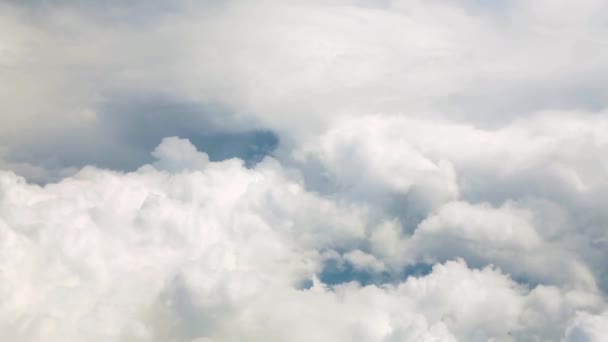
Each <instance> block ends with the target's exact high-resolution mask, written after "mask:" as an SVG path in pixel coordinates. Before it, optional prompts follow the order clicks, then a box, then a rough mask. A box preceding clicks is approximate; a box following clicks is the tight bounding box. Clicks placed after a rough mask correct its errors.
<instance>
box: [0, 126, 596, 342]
mask: <svg viewBox="0 0 608 342" xmlns="http://www.w3.org/2000/svg"><path fill="white" fill-rule="evenodd" d="M153 155H154V156H155V157H156V158H158V160H157V162H155V163H154V164H153V165H146V166H143V167H141V168H140V169H139V170H137V171H136V172H132V173H117V172H114V171H109V170H102V169H96V168H93V167H87V168H85V169H83V170H81V171H80V172H78V173H77V174H76V175H74V176H73V177H70V178H66V179H64V180H62V181H61V182H60V183H56V184H49V185H46V186H45V187H40V186H37V185H30V184H27V183H26V182H24V180H23V179H22V178H20V177H18V176H16V175H14V174H13V173H10V172H4V173H2V175H1V178H0V179H1V188H0V190H1V192H0V193H1V194H2V198H1V199H0V214H1V216H0V217H2V220H1V221H0V232H1V235H0V237H1V239H0V241H1V243H2V248H1V249H0V250H1V251H2V273H1V277H2V279H1V280H2V281H1V282H0V283H1V284H2V287H1V288H0V289H1V291H2V292H1V297H2V298H3V302H2V306H1V311H0V317H2V324H3V327H2V334H3V336H2V337H3V339H8V340H19V341H40V340H47V341H48V340H57V341H60V340H61V341H77V340H83V339H85V340H92V341H105V340H118V341H120V340H122V341H227V340H243V339H247V340H260V341H262V340H264V341H275V340H276V341H282V340H285V339H288V340H293V341H309V340H322V341H331V340H357V341H403V340H406V341H420V340H429V341H456V340H469V341H474V340H479V341H485V340H488V339H492V338H493V339H497V340H516V339H524V340H525V339H534V338H540V339H545V340H554V339H558V338H560V336H562V335H563V336H566V334H567V338H569V339H574V340H577V338H578V337H577V336H596V335H597V336H600V337H598V338H597V339H596V340H600V338H601V337H602V336H605V335H602V334H604V332H603V331H602V330H601V329H602V324H601V322H602V320H605V318H603V317H602V316H601V315H599V313H600V312H601V311H602V310H605V308H606V305H605V302H604V300H603V299H602V297H603V295H602V293H601V292H599V291H598V290H597V288H595V287H594V286H593V279H594V277H593V274H592V273H591V272H590V271H589V270H588V269H587V268H586V266H585V265H584V264H580V263H578V264H577V263H576V261H575V260H576V258H577V255H576V254H572V253H568V252H565V251H561V250H560V249H559V248H557V247H552V246H550V244H551V243H550V242H548V241H543V240H542V238H541V236H540V234H539V233H537V232H536V229H537V228H535V227H534V224H533V223H532V221H531V218H530V214H529V213H528V212H525V211H522V210H520V209H516V208H513V207H512V206H511V205H506V206H503V207H499V208H491V207H490V206H489V205H471V204H466V203H463V202H451V203H449V204H446V205H445V206H442V207H441V208H440V209H438V211H437V212H436V214H432V215H430V216H429V217H428V218H427V219H425V220H424V221H423V222H422V223H420V225H419V227H418V228H417V230H416V231H415V233H414V234H413V236H412V237H406V236H399V235H398V234H399V233H398V231H392V233H393V234H395V235H397V236H388V237H387V236H386V234H387V229H388V230H390V229H393V230H395V229H397V228H398V227H396V226H395V222H394V221H390V220H389V221H384V222H378V221H377V220H374V219H373V218H372V216H373V215H372V213H371V212H370V211H371V210H372V208H370V207H367V206H364V205H361V204H354V203H349V202H347V201H344V200H337V199H329V198H324V197H322V196H320V195H318V194H315V193H313V192H309V191H307V190H306V189H305V188H304V185H303V183H302V180H301V178H300V177H299V176H298V174H297V172H296V173H294V172H295V171H294V170H290V169H285V168H284V167H283V166H281V165H280V164H279V163H278V162H277V161H276V160H274V159H270V158H268V159H266V160H264V161H263V162H261V163H260V164H258V165H257V166H256V167H255V168H253V169H247V168H245V167H244V165H243V162H242V161H240V160H238V159H232V160H226V161H222V162H209V161H208V158H207V156H206V155H205V154H204V153H202V152H198V151H196V149H195V148H194V147H193V146H192V145H191V144H190V143H189V142H188V141H187V140H181V139H177V138H168V139H165V140H164V141H163V142H162V144H161V145H159V146H158V148H157V149H156V150H155V151H154V152H153ZM466 218H468V221H469V222H468V223H467V222H466V221H467V219H466ZM389 233H390V232H389ZM383 236H384V238H385V240H383V239H382V237H383ZM460 241H462V242H460ZM370 242H371V243H372V247H371V249H369V247H366V246H369V243H370ZM399 243H403V246H398V247H394V248H391V247H390V246H391V244H399ZM441 245H443V247H441ZM365 248H368V251H369V253H371V254H369V253H365V252H362V251H361V249H365ZM547 251H548V252H547ZM394 253H398V254H399V253H401V254H403V255H402V256H396V255H394ZM427 254H428V255H427ZM513 254H515V255H516V256H514V255H513ZM527 254H530V257H529V259H528V255H527ZM417 255H419V256H420V258H421V259H420V260H421V261H428V258H430V257H435V258H438V259H440V260H437V263H436V264H435V266H433V268H432V270H431V271H430V273H429V274H427V275H423V276H418V277H409V278H404V279H398V280H396V282H391V283H385V284H377V285H368V286H365V287H362V286H360V285H358V284H357V283H356V282H352V283H342V284H338V285H334V286H332V287H329V286H328V285H327V284H324V283H323V282H322V279H320V277H321V274H322V271H323V268H324V265H325V263H326V262H327V260H331V259H332V258H343V259H344V262H346V263H352V264H353V265H356V266H357V267H359V268H362V269H365V270H367V271H368V272H379V271H386V270H388V272H394V273H397V272H398V270H399V269H400V267H401V266H402V265H400V263H403V262H408V261H409V260H410V258H411V260H413V259H415V258H417V257H418V256H417ZM460 256H464V257H466V258H471V260H473V261H474V262H475V263H478V264H479V263H480V261H479V260H482V261H487V263H486V265H487V264H489V263H494V264H497V265H501V269H498V268H496V267H493V266H483V267H482V268H481V269H475V268H471V266H469V265H467V263H465V261H464V260H463V259H461V258H460ZM520 258H521V259H520ZM412 262H413V261H412ZM379 265H380V266H379ZM382 265H386V266H382ZM568 265H571V266H568ZM503 269H504V270H509V271H514V272H515V273H517V272H524V273H525V272H526V271H528V270H529V273H527V274H525V275H527V276H529V277H530V278H531V279H533V278H534V279H535V280H536V279H540V280H537V282H536V284H537V285H531V284H528V285H522V284H518V283H517V282H515V281H514V280H513V279H512V278H511V277H510V276H509V274H508V273H505V271H504V270H503ZM564 272H565V273H564ZM577 272H578V273H577ZM306 283H309V284H311V286H303V284H306ZM541 283H542V284H541ZM595 313H597V315H596V314H595ZM568 325H570V327H569V328H568V329H567V331H566V330H564V329H563V328H562V327H566V326H568ZM586 338H592V337H586ZM591 340H593V339H591Z"/></svg>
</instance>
